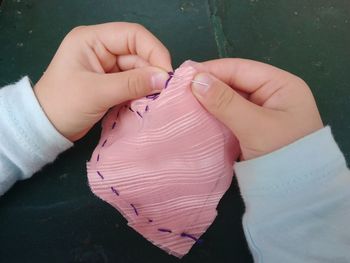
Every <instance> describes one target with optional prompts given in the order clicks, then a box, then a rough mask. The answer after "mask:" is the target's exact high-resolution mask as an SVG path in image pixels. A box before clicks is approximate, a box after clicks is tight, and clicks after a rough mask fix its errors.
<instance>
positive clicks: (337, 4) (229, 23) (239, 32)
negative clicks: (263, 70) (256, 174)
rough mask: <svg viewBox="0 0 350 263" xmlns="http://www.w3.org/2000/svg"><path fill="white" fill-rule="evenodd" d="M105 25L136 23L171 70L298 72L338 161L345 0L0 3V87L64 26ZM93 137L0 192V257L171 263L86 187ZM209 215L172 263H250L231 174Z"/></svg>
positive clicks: (34, 68)
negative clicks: (184, 66)
mask: <svg viewBox="0 0 350 263" xmlns="http://www.w3.org/2000/svg"><path fill="white" fill-rule="evenodd" d="M0 2H1V1H0ZM109 21H130V22H138V23H141V24H143V25H145V26H146V27H147V28H149V29H150V30H151V31H152V32H153V33H154V34H155V35H156V36H157V37H158V38H159V39H161V41H162V42H163V43H164V44H165V45H166V46H167V47H168V48H169V50H170V52H171V54H172V57H173V62H174V63H173V64H174V67H176V66H178V65H179V64H181V63H182V62H183V61H184V60H186V59H192V60H198V61H203V60H208V59H213V58H217V57H219V56H224V57H225V56H236V57H245V58H251V59H256V60H260V61H263V62H267V63H270V64H273V65H275V66H278V67H282V68H283V69H285V70H288V71H291V72H293V73H295V74H297V75H299V76H301V77H302V78H304V79H305V80H306V81H307V82H308V83H309V85H310V86H311V88H312V90H313V92H314V94H315V97H316V100H317V103H318V105H319V109H320V112H321V115H322V117H323V120H324V122H325V124H330V125H331V126H332V128H333V131H334V134H335V138H336V140H337V141H338V142H339V144H340V147H341V149H342V150H343V152H344V153H345V155H346V157H347V160H349V158H350V140H349V139H348V138H347V136H348V134H349V132H350V118H349V116H348V114H349V113H350V103H349V97H350V91H349V90H350V85H349V83H350V74H348V71H349V68H350V49H349V48H348V47H349V46H350V45H349V44H350V27H349V26H350V3H349V1H348V0H341V1H330V0H317V1H304V0H295V1H290V0H280V1H271V0H266V1H259V0H209V1H204V0H193V1H187V0H173V1H170V0H169V1H161V0H147V1H146V0H128V1H123V0H113V1H111V0H101V1H92V0H85V1H78V0H77V1H69V0H51V1H39V0H3V1H2V2H1V5H0V86H1V85H5V84H7V83H9V82H12V81H15V80H17V79H19V78H20V77H21V76H23V75H29V76H30V78H31V79H32V81H33V82H34V83H35V82H36V81H37V80H38V78H39V77H40V75H41V74H42V72H43V71H44V70H45V68H46V67H47V65H48V63H49V61H50V60H51V58H52V56H53V54H54V52H55V50H56V49H57V47H58V45H59V43H60V42H61V40H62V38H63V37H64V35H65V34H67V33H68V32H69V31H70V29H72V28H73V27H75V26H77V25H83V24H84V25H87V24H97V23H103V22H109ZM99 133H100V127H99V125H97V126H96V127H95V128H94V129H93V130H92V131H91V132H90V133H89V134H88V135H87V136H86V137H85V138H84V139H82V140H81V141H79V142H77V143H76V145H75V146H74V147H73V148H72V149H70V150H68V151H67V152H65V153H63V154H62V155H61V156H60V157H59V158H58V159H57V160H56V161H55V163H53V164H51V165H48V166H46V167H45V168H44V169H43V170H42V171H41V172H39V173H37V174H36V175H35V176H34V177H33V178H31V179H30V180H27V181H23V182H20V183H17V184H16V186H15V187H13V188H12V189H11V190H10V191H9V192H8V193H7V194H6V195H5V196H3V197H2V198H1V199H0V261H1V262H151V261H152V262H179V260H178V259H176V258H174V257H172V256H169V255H167V254H166V253H164V252H162V251H161V250H159V249H158V248H157V247H155V246H153V245H152V244H150V243H149V242H148V241H146V240H145V239H144V238H143V237H142V236H140V235H139V234H137V233H136V232H135V231H134V230H132V229H131V228H129V227H128V226H127V225H126V221H125V219H124V218H123V217H122V216H121V215H120V214H119V213H118V212H116V211H115V210H114V209H113V208H112V207H110V206H109V205H108V204H106V203H104V202H103V201H101V200H99V199H97V198H96V197H94V196H93V194H92V193H91V192H90V190H89V187H88V185H87V178H86V169H85V163H86V161H87V160H88V159H89V158H90V155H91V153H92V151H93V149H94V147H95V146H96V144H97V140H98V139H99ZM0 139H2V138H0ZM218 211H219V214H218V217H217V218H216V220H215V222H214V224H213V225H212V226H211V227H210V228H209V230H208V231H207V232H206V233H205V234H204V236H203V239H204V242H203V243H202V244H201V245H196V246H194V247H193V249H192V250H191V252H190V253H189V254H188V255H187V256H185V257H184V258H183V259H182V260H181V262H203V263H205V262H252V258H251V255H250V253H249V250H248V248H247V244H246V241H245V238H244V234H243V230H242V226H241V217H242V214H243V211H244V205H243V202H242V199H241V197H240V194H239V190H238V187H237V182H236V181H235V180H234V182H233V184H232V186H231V188H230V190H229V191H228V192H227V193H226V194H225V196H224V198H223V199H222V200H221V202H220V204H219V207H218Z"/></svg>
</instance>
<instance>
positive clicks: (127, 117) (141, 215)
mask: <svg viewBox="0 0 350 263" xmlns="http://www.w3.org/2000/svg"><path fill="white" fill-rule="evenodd" d="M195 73H196V70H195V69H194V68H193V67H190V66H187V65H186V64H184V65H182V66H181V67H180V68H179V69H177V70H176V71H175V76H178V77H181V78H182V79H179V78H175V77H174V78H172V79H171V80H170V82H169V84H168V86H167V87H166V88H165V89H164V90H163V91H162V92H161V94H160V96H159V97H158V98H153V99H152V98H142V99H139V100H135V101H132V102H131V104H130V105H124V106H120V107H116V108H114V109H112V110H111V111H110V112H109V113H108V115H107V116H106V117H105V119H104V121H103V125H102V126H103V131H102V136H101V140H100V142H99V144H98V146H97V147H96V149H95V151H94V153H93V155H92V158H91V160H90V162H88V163H87V168H88V180H89V184H90V187H91V189H92V191H93V192H94V194H95V195H97V196H98V197H99V198H101V199H102V200H104V201H106V202H108V203H109V204H111V205H112V206H114V207H115V208H116V209H117V210H118V211H119V212H120V213H122V214H123V216H124V217H125V218H126V219H127V220H128V225H129V226H131V227H132V228H133V229H135V230H136V231H137V232H139V233H140V234H141V235H143V236H144V237H145V238H147V239H148V240H149V241H151V242H152V243H153V244H155V245H156V246H158V247H160V248H162V249H163V250H165V251H167V252H168V253H169V254H172V255H175V256H177V257H182V256H183V255H185V254H186V253H188V251H189V250H190V249H191V247H192V246H193V245H194V244H195V243H196V241H198V239H199V237H200V236H201V235H202V234H203V233H204V232H205V231H206V229H207V228H208V227H209V226H210V225H211V224H212V222H213V221H214V219H215V217H216V215H217V211H216V207H217V205H218V202H219V201H220V199H221V197H222V196H223V194H224V193H225V191H226V190H227V189H228V188H229V186H230V183H231V180H232V176H233V168H232V167H233V163H234V160H235V159H237V157H238V155H239V146H238V142H237V140H236V139H235V138H234V136H233V135H232V133H231V132H230V131H229V130H228V129H227V128H226V127H225V126H224V125H222V124H221V123H220V122H218V121H217V120H216V119H215V118H214V117H212V116H211V115H210V114H209V113H208V112H207V111H205V110H204V109H203V108H202V106H201V105H200V104H199V103H198V101H197V100H196V99H195V98H194V96H193V95H192V93H191V91H190V83H191V80H192V79H193V77H194V75H195ZM130 245H132V244H130Z"/></svg>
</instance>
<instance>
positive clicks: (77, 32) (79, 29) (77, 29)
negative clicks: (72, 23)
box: [68, 26, 86, 35]
mask: <svg viewBox="0 0 350 263" xmlns="http://www.w3.org/2000/svg"><path fill="white" fill-rule="evenodd" d="M85 27H86V26H77V27H74V28H73V29H72V30H71V31H70V32H69V33H68V35H80V34H81V32H82V31H83V30H84V29H85Z"/></svg>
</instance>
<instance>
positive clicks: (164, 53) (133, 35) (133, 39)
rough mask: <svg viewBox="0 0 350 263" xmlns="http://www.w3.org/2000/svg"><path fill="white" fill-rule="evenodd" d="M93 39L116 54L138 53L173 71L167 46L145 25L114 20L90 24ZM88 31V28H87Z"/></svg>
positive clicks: (154, 64)
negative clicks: (112, 21)
mask: <svg viewBox="0 0 350 263" xmlns="http://www.w3.org/2000/svg"><path fill="white" fill-rule="evenodd" d="M90 28H91V29H93V30H89V32H90V36H91V38H90V39H91V41H95V42H96V39H97V40H99V41H101V42H102V43H103V45H104V46H105V47H106V49H107V50H108V51H109V52H110V53H112V54H114V55H138V56H140V57H141V58H143V59H144V60H146V61H148V62H149V63H150V64H151V65H152V66H157V67H160V68H163V69H165V70H167V71H172V66H171V58H170V54H169V51H168V50H167V48H166V47H165V46H164V45H163V44H162V43H161V42H160V41H159V40H158V39H157V38H156V37H155V36H154V35H153V34H152V33H151V32H149V31H148V30H147V29H145V28H144V27H143V26H141V25H138V24H133V23H125V22H114V23H106V24H100V25H94V26H90ZM87 32H88V30H87Z"/></svg>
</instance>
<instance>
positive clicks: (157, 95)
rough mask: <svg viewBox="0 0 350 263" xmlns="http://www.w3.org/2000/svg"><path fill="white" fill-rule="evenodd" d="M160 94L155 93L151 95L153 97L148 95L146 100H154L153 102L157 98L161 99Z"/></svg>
mask: <svg viewBox="0 0 350 263" xmlns="http://www.w3.org/2000/svg"><path fill="white" fill-rule="evenodd" d="M159 94H160V93H159V92H158V93H154V94H151V95H147V96H146V98H147V99H152V100H155V99H156V98H158V97H159Z"/></svg>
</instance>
